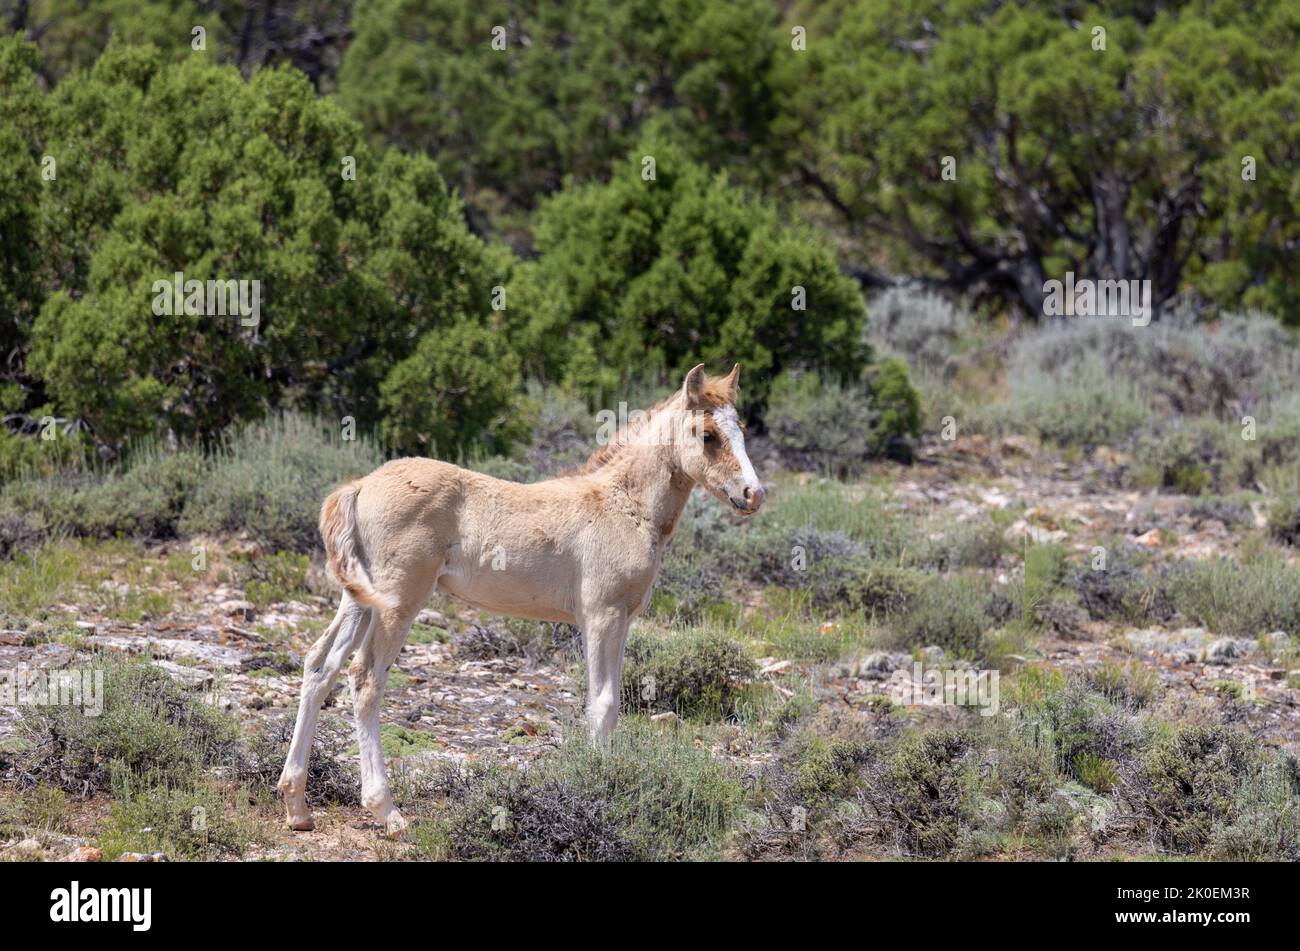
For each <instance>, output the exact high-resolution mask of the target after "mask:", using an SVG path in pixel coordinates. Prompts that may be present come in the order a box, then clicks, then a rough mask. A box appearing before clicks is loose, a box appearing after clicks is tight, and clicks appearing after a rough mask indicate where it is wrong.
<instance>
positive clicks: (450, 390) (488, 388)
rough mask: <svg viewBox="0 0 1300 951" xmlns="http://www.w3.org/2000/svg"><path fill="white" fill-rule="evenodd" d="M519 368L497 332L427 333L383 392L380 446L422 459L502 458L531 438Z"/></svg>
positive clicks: (472, 327)
mask: <svg viewBox="0 0 1300 951" xmlns="http://www.w3.org/2000/svg"><path fill="white" fill-rule="evenodd" d="M520 397H521V394H520V393H519V364H518V361H517V360H516V359H515V356H514V354H512V353H511V352H510V350H509V348H508V347H507V346H506V343H505V341H504V340H503V339H502V338H501V335H500V333H498V332H494V331H492V330H489V329H487V328H486V327H481V326H479V325H478V324H473V323H462V324H456V325H453V326H451V327H448V328H447V329H446V330H445V331H435V332H433V333H430V334H427V335H426V336H425V337H424V339H422V340H421V341H420V344H419V346H418V347H416V350H415V352H414V353H413V354H411V355H410V356H409V357H407V358H406V359H405V360H403V361H402V362H401V363H398V364H397V365H396V366H395V367H393V369H392V372H390V373H389V374H388V377H387V379H385V380H384V383H383V385H382V386H381V387H380V406H381V408H382V409H383V411H384V420H383V424H382V425H381V427H380V431H381V433H382V434H383V437H384V440H385V441H386V442H387V443H389V444H391V445H393V446H398V447H401V448H402V449H404V450H406V451H408V452H411V453H418V454H419V455H422V456H438V457H439V458H442V459H460V458H461V457H463V456H464V455H465V454H466V453H468V452H472V451H478V452H487V453H500V452H502V451H504V450H507V449H509V447H510V445H511V443H512V442H514V441H515V440H517V439H520V438H522V437H523V436H525V435H526V434H527V433H528V431H529V414H528V413H527V412H521V408H522V407H521V399H520Z"/></svg>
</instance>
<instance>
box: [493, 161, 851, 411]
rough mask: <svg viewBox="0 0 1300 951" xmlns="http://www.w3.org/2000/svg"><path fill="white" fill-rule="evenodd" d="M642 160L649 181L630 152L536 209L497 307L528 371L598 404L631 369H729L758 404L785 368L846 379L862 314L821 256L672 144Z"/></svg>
mask: <svg viewBox="0 0 1300 951" xmlns="http://www.w3.org/2000/svg"><path fill="white" fill-rule="evenodd" d="M644 154H645V155H647V156H651V157H653V159H654V162H655V169H654V175H655V177H654V179H653V180H645V179H643V177H642V170H643V165H642V161H641V160H642V153H636V154H633V155H630V156H628V157H627V158H626V159H625V160H624V161H622V162H620V163H618V164H617V165H616V166H615V169H614V174H613V176H612V178H611V179H610V181H609V183H608V184H592V185H585V186H580V187H576V188H573V189H570V190H566V191H565V192H563V193H561V194H559V195H556V196H555V197H554V198H552V199H550V200H549V201H547V202H546V203H545V204H544V205H543V206H542V208H541V209H540V210H539V212H538V215H537V221H536V242H537V249H538V251H539V252H540V257H539V258H538V259H537V260H536V261H534V262H530V263H528V264H526V265H522V266H521V267H520V268H519V269H518V272H517V274H516V278H515V280H514V282H513V283H512V285H511V288H510V297H509V300H510V309H509V311H508V313H510V314H511V315H513V318H512V319H513V320H514V327H513V332H514V334H515V337H514V338H513V339H514V341H515V342H516V344H517V346H519V347H520V349H521V350H522V351H523V352H524V353H525V354H526V356H525V367H526V369H527V370H528V371H529V373H531V374H533V375H536V376H540V377H541V378H543V379H548V380H553V379H564V380H566V381H567V383H568V385H569V386H570V387H572V388H573V389H575V390H576V391H579V392H582V393H584V394H587V395H589V396H591V397H595V398H597V399H601V398H605V399H607V398H609V397H610V396H611V395H612V394H614V393H615V391H619V390H621V387H622V385H623V384H625V383H626V382H627V380H628V379H629V377H630V373H629V371H630V370H632V369H633V368H636V370H637V371H638V372H640V373H651V374H654V373H659V374H667V377H668V378H670V379H672V380H674V381H676V380H678V379H680V376H679V375H678V374H679V371H683V370H685V369H689V368H690V367H691V366H693V365H695V364H696V363H700V362H704V363H707V364H708V365H709V366H711V367H713V368H715V369H714V372H718V371H719V370H725V369H726V368H727V367H729V366H730V364H731V363H732V362H734V361H740V363H741V365H742V367H743V371H742V374H741V396H742V399H743V400H745V401H746V402H747V403H749V404H751V405H758V406H761V405H762V404H763V403H764V402H765V401H766V398H767V392H768V388H769V387H770V385H771V380H772V378H773V377H774V376H775V375H776V374H778V373H780V372H781V371H782V370H784V369H787V368H801V367H802V368H810V369H818V370H821V371H823V372H826V373H829V374H833V375H835V376H837V377H839V378H841V379H846V380H847V379H850V378H856V376H857V374H858V373H859V371H860V370H861V369H862V367H863V366H864V364H865V362H866V360H867V358H868V357H869V351H868V350H867V348H866V346H865V345H864V344H863V343H862V342H861V336H862V324H863V319H864V316H865V307H864V305H863V302H862V296H861V293H860V292H859V290H858V288H857V287H856V285H855V284H854V283H853V281H852V280H850V279H849V278H847V277H845V276H843V275H842V274H840V272H839V270H838V268H837V266H836V262H835V256H834V254H833V252H832V251H831V250H830V248H829V247H828V246H827V245H825V244H824V243H823V242H822V241H821V240H820V239H819V238H817V237H816V236H815V235H814V234H813V233H811V232H808V231H806V230H803V229H801V228H797V227H793V226H790V225H787V224H785V223H784V222H783V221H782V220H781V219H780V217H779V216H778V215H777V213H776V211H775V210H774V209H773V208H772V207H770V206H768V205H765V204H762V203H761V202H758V201H755V200H751V199H750V198H748V197H747V196H746V195H745V194H744V193H743V192H742V191H740V190H738V189H736V188H735V187H733V186H731V185H728V184H727V182H726V181H725V179H723V178H721V177H719V176H715V175H713V174H712V173H710V172H709V171H707V170H706V169H705V168H704V167H702V166H699V165H695V164H693V163H691V162H690V161H689V160H688V159H687V158H686V157H685V155H684V154H683V153H682V151H681V150H680V149H677V148H674V147H671V146H667V145H656V144H653V143H648V144H647V145H646V146H645V148H644ZM797 288H802V289H803V303H804V304H805V306H806V309H802V310H796V309H795V307H794V305H795V304H796V303H798V302H799V295H798V291H797Z"/></svg>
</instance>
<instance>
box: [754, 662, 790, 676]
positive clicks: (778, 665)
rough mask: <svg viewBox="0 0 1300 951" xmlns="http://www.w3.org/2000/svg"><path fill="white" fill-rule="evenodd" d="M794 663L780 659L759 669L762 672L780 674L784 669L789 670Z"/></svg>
mask: <svg viewBox="0 0 1300 951" xmlns="http://www.w3.org/2000/svg"><path fill="white" fill-rule="evenodd" d="M793 666H794V664H793V663H791V662H790V661H788V660H778V661H776V662H775V663H772V664H768V665H767V666H766V667H763V668H762V669H761V670H759V673H760V674H779V673H780V672H781V671H783V670H789V669H790V668H791V667H793Z"/></svg>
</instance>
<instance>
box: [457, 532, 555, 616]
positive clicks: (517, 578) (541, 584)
mask: <svg viewBox="0 0 1300 951" xmlns="http://www.w3.org/2000/svg"><path fill="white" fill-rule="evenodd" d="M438 589H439V590H440V591H443V592H445V593H447V594H450V595H452V596H453V597H456V598H459V599H460V600H462V601H464V602H465V603H467V604H469V605H471V606H473V607H476V608H481V609H482V610H484V611H490V612H492V613H494V614H508V615H511V616H513V617H522V618H528V619H530V620H534V621H552V622H555V623H559V624H573V623H574V614H573V608H574V605H573V579H572V576H571V575H569V574H568V573H567V572H565V571H564V570H563V569H562V568H561V567H560V566H559V565H556V564H554V563H551V564H547V563H546V562H545V561H544V560H543V559H529V560H527V561H525V562H524V563H522V564H519V563H516V564H511V561H510V558H509V556H508V555H506V554H503V553H500V552H497V553H495V557H494V553H491V552H488V553H484V554H483V555H482V556H480V557H473V556H469V557H467V555H466V553H465V552H463V551H461V550H459V549H457V548H453V549H452V551H451V552H450V553H449V554H448V558H447V561H446V564H445V565H444V567H443V571H442V574H441V575H439V576H438Z"/></svg>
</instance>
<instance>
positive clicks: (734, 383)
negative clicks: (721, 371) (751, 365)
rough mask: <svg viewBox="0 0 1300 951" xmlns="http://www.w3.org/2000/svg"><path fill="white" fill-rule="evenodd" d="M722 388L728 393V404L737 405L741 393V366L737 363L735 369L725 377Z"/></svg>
mask: <svg viewBox="0 0 1300 951" xmlns="http://www.w3.org/2000/svg"><path fill="white" fill-rule="evenodd" d="M722 386H723V388H724V389H725V390H726V392H727V402H729V403H731V404H732V405H735V402H736V396H737V395H738V394H739V392H740V389H739V387H740V364H739V363H737V364H736V365H735V366H734V367H732V368H731V372H730V373H728V374H727V375H726V376H725V377H723V380H722Z"/></svg>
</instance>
